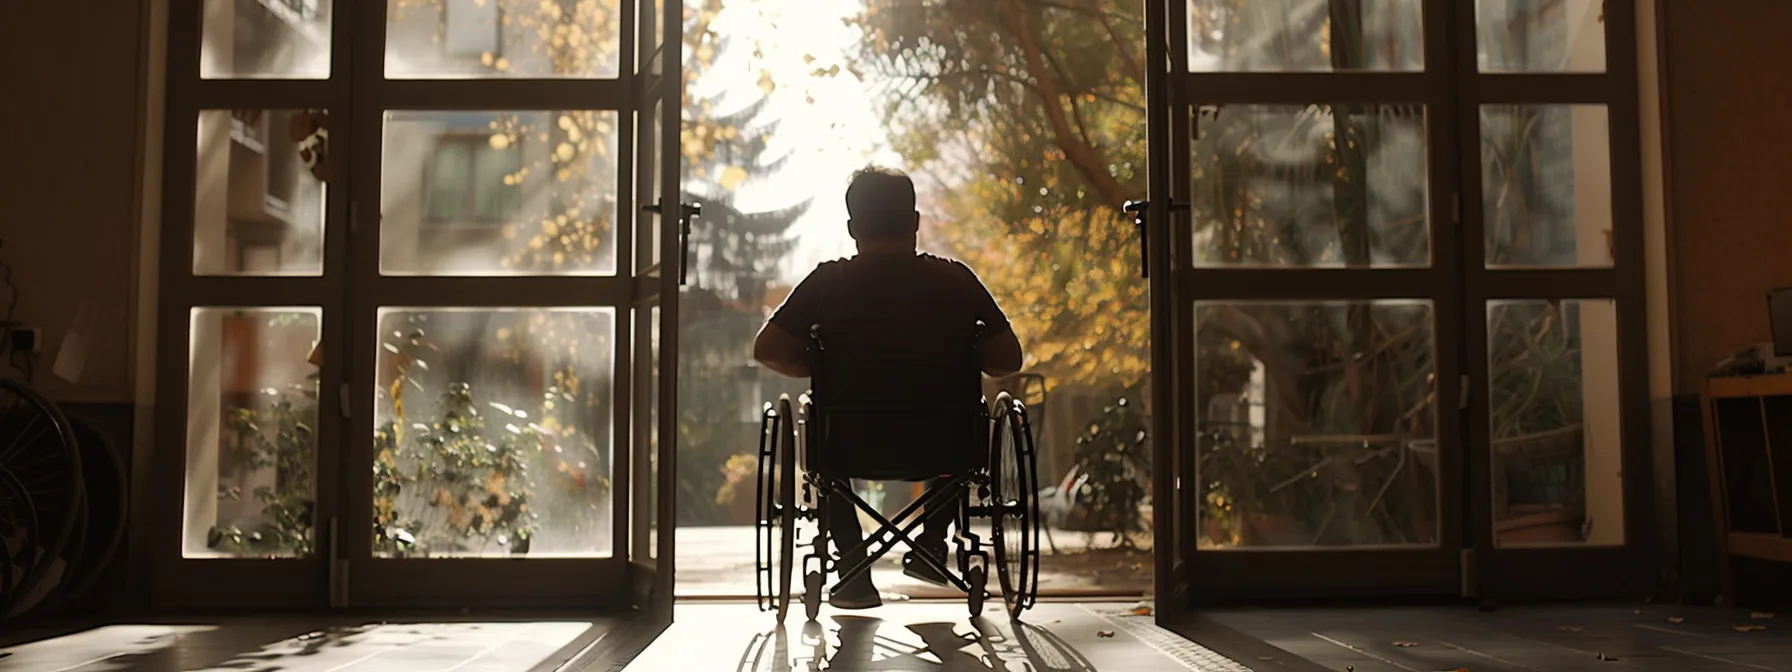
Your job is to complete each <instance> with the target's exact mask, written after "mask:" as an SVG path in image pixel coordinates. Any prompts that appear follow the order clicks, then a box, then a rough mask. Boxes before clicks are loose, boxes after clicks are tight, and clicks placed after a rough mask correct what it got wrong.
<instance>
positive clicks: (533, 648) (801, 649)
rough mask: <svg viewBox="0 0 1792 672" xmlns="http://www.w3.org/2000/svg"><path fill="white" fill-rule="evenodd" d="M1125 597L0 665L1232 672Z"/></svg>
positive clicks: (102, 642) (130, 631) (443, 629)
mask: <svg viewBox="0 0 1792 672" xmlns="http://www.w3.org/2000/svg"><path fill="white" fill-rule="evenodd" d="M1130 606H1131V605H1126V604H1113V605H1077V604H1050V603H1048V604H1041V605H1039V606H1038V608H1037V609H1036V610H1035V611H1033V612H1030V613H1029V616H1028V618H1027V619H1026V621H1027V623H1026V624H1024V625H1015V624H1012V623H1010V622H1009V620H1008V619H1007V618H1006V616H1005V615H1003V614H1002V613H1001V611H1000V610H999V609H998V608H996V607H994V606H992V607H990V609H989V611H988V613H987V617H986V618H982V619H971V618H970V616H969V614H968V613H967V612H966V610H965V607H964V605H963V604H962V603H945V602H939V603H896V604H890V605H886V606H884V607H882V608H879V609H875V610H869V611H862V612H849V613H848V612H835V611H833V610H831V609H827V610H824V611H823V613H822V616H821V619H820V620H819V622H817V623H812V624H805V623H803V622H802V620H803V619H802V617H801V615H800V607H799V612H798V613H797V614H795V615H793V617H792V618H790V619H789V622H788V624H787V625H786V626H785V627H783V628H778V627H776V626H775V625H774V619H773V618H772V616H771V615H770V614H765V613H760V612H759V611H758V610H757V609H756V608H755V607H754V605H752V604H750V603H738V602H737V603H714V604H687V605H681V606H680V607H679V609H678V614H677V619H676V623H674V625H673V626H672V627H671V628H670V629H669V630H666V631H665V632H663V633H660V634H659V636H658V637H657V638H654V639H653V640H652V643H651V644H650V645H647V646H646V650H645V651H644V652H642V653H641V654H640V655H639V656H638V657H636V658H635V659H634V660H633V662H629V663H626V666H624V664H622V663H615V662H611V661H610V660H608V659H601V658H602V657H601V656H581V655H580V654H581V653H584V652H586V651H587V650H589V649H592V648H594V647H595V646H596V645H597V644H598V643H599V642H600V640H601V641H604V642H607V641H609V639H605V638H606V637H608V638H616V637H625V636H630V635H619V634H615V633H616V632H622V631H626V630H629V629H630V628H628V627H627V626H625V625H622V624H620V622H610V621H599V620H576V619H558V620H555V619H544V620H500V619H477V618H475V619H470V620H467V621H465V622H397V621H392V622H377V621H375V622H370V621H368V620H367V619H320V618H310V617H295V616H286V617H279V616H262V617H251V618H230V619H214V620H212V621H210V622H206V623H190V624H154V625H150V624H144V625H114V626H106V627H101V628H96V629H92V630H86V631H82V632H77V633H74V634H69V635H64V636H61V637H55V638H51V639H47V640H43V641H39V642H36V643H31V644H24V645H20V646H15V647H11V648H9V649H4V651H6V652H7V653H10V656H8V657H6V658H3V659H0V672H175V671H179V672H225V671H232V672H377V671H386V672H413V671H431V672H600V671H606V672H614V671H615V670H619V669H621V670H627V671H628V672H637V671H644V672H651V671H657V670H667V671H672V670H678V671H684V670H691V671H704V672H707V671H711V670H714V671H717V672H770V671H774V670H777V671H782V670H789V671H797V670H820V669H828V670H837V671H839V672H855V671H859V670H881V671H906V670H923V671H953V670H1037V671H1060V672H1081V671H1084V670H1138V671H1141V672H1146V671H1153V670H1168V671H1178V672H1184V671H1195V672H1244V668H1242V667H1240V666H1237V665H1236V664H1233V663H1231V661H1228V660H1226V659H1224V658H1222V657H1219V656H1218V655H1217V654H1214V653H1213V652H1211V651H1207V650H1206V649H1203V648H1201V647H1199V646H1196V645H1193V644H1192V643H1189V642H1187V641H1186V640H1183V639H1181V638H1178V637H1176V636H1175V635H1172V634H1170V633H1169V632H1167V631H1164V630H1160V629H1158V628H1156V627H1155V626H1154V625H1152V624H1151V619H1150V618H1149V617H1141V616H1134V615H1131V614H1130V613H1128V612H1127V609H1128V608H1129V607H1130ZM642 641H645V640H642ZM636 650H639V649H638V648H637V649H636ZM587 658H600V659H597V660H587Z"/></svg>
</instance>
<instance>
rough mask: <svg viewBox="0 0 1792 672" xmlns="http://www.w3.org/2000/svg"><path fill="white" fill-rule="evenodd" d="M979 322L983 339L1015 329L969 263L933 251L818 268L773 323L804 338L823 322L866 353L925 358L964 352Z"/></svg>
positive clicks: (833, 336) (827, 332) (832, 335)
mask: <svg viewBox="0 0 1792 672" xmlns="http://www.w3.org/2000/svg"><path fill="white" fill-rule="evenodd" d="M979 320H981V321H982V322H983V324H984V325H985V326H984V330H983V334H982V335H983V337H984V338H988V337H990V336H992V335H995V334H998V333H1001V332H1003V331H1007V330H1009V329H1010V328H1011V327H1010V326H1009V324H1008V317H1007V316H1006V315H1004V314H1002V309H1001V307H999V306H997V305H996V300H995V297H993V296H990V294H989V289H988V288H985V287H984V286H983V282H982V281H981V280H979V279H977V274H976V273H973V272H972V271H971V269H970V267H968V266H965V265H964V264H963V263H960V262H958V261H955V260H952V259H945V258H942V257H936V256H933V255H931V254H902V253H879V254H861V255H858V256H856V257H853V258H851V259H844V260H839V261H830V262H826V263H824V264H822V265H820V266H818V267H816V268H815V270H814V271H812V272H810V273H809V277H806V278H803V281H802V282H801V283H798V284H797V286H796V289H793V290H791V292H790V296H789V297H786V298H785V299H784V305H782V306H779V307H778V310H777V312H775V313H772V318H771V323H772V324H774V325H777V326H778V328H780V329H783V330H784V331H786V332H789V333H790V334H791V335H792V336H796V337H798V338H808V335H809V328H810V327H811V326H812V325H816V324H819V325H821V327H822V333H823V334H824V337H825V338H827V339H828V340H829V341H834V340H839V341H842V342H846V343H851V344H852V346H853V348H854V349H855V350H858V351H860V352H864V353H866V354H871V353H877V354H879V355H882V356H890V357H915V358H926V357H936V356H943V355H951V354H954V353H958V352H963V351H964V349H965V348H967V347H969V345H970V338H971V333H972V330H973V329H974V328H975V325H976V323H977V322H978V321H979Z"/></svg>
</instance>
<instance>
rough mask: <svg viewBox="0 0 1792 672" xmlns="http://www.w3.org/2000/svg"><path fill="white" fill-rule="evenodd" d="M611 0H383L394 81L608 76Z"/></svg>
mask: <svg viewBox="0 0 1792 672" xmlns="http://www.w3.org/2000/svg"><path fill="white" fill-rule="evenodd" d="M619 6H620V5H619V2H618V0H387V4H386V7H387V11H386V76H387V77H391V78H394V79H425V78H454V79H483V78H496V79H503V78H528V79H544V78H603V77H615V76H616V73H617V67H618V64H619V63H620V62H621V59H620V58H618V57H617V53H618V50H619V49H620V48H621V45H620V40H621V36H622V33H621V28H620V27H619V26H618V21H619V20H620V19H621V17H622V14H621V12H620V11H619V9H618V7H619Z"/></svg>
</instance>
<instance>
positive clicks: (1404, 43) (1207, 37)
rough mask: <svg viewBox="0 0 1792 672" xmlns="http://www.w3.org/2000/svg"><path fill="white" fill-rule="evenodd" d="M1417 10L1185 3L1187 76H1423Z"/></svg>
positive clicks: (1383, 2)
mask: <svg viewBox="0 0 1792 672" xmlns="http://www.w3.org/2000/svg"><path fill="white" fill-rule="evenodd" d="M1421 5H1422V2H1421V0H1361V1H1358V2H1327V1H1326V0H1249V1H1247V2H1239V1H1238V0H1188V35H1189V44H1188V69H1189V71H1191V72H1268V71H1283V72H1288V71H1322V70H1384V71H1385V70H1423V69H1424V68H1425V42H1424V40H1425V32H1424V16H1423V11H1422V8H1421Z"/></svg>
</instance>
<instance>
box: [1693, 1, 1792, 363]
mask: <svg viewBox="0 0 1792 672" xmlns="http://www.w3.org/2000/svg"><path fill="white" fill-rule="evenodd" d="M1663 5H1664V7H1663V10H1664V11H1663V14H1662V32H1663V34H1664V36H1665V38H1666V39H1665V42H1666V44H1665V47H1666V50H1667V67H1666V71H1667V76H1666V80H1667V81H1666V83H1665V85H1666V87H1667V92H1668V102H1667V110H1666V117H1667V124H1668V142H1669V157H1670V158H1669V171H1668V189H1669V198H1668V208H1669V221H1670V226H1671V231H1672V233H1671V238H1670V239H1669V240H1670V244H1669V251H1670V254H1671V257H1670V259H1671V263H1672V265H1673V281H1672V283H1673V294H1674V311H1675V313H1674V317H1675V324H1674V326H1673V331H1674V341H1675V364H1674V368H1675V374H1676V380H1677V383H1676V388H1677V391H1678V392H1680V393H1693V392H1697V390H1698V384H1699V381H1700V380H1701V379H1702V378H1703V377H1704V375H1705V372H1706V371H1707V370H1709V369H1710V368H1711V367H1712V365H1714V364H1716V363H1717V361H1718V360H1720V359H1723V358H1724V357H1728V356H1729V355H1731V354H1733V353H1734V352H1735V351H1736V350H1738V349H1741V348H1743V347H1747V346H1748V345H1751V344H1753V343H1756V342H1760V341H1765V340H1768V338H1769V333H1768V329H1767V304H1766V301H1765V299H1764V295H1765V292H1766V291H1767V290H1768V289H1769V288H1772V287H1776V286H1787V285H1792V125H1788V122H1792V118H1789V117H1788V115H1787V111H1788V110H1792V77H1788V76H1786V73H1785V71H1784V70H1785V68H1784V64H1787V63H1792V36H1789V35H1788V34H1787V32H1786V31H1787V27H1788V26H1792V2H1786V1H1785V0H1665V2H1664V3H1663ZM1770 64H1771V65H1770Z"/></svg>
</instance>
